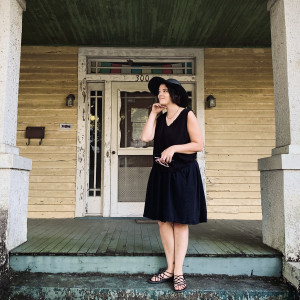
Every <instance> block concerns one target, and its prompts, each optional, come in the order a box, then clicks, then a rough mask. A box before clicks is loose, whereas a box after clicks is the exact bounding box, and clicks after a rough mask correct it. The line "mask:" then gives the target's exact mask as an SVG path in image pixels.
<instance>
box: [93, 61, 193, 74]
mask: <svg viewBox="0 0 300 300" xmlns="http://www.w3.org/2000/svg"><path fill="white" fill-rule="evenodd" d="M87 72H88V74H99V73H100V74H134V75H137V74H177V75H180V74H182V75H194V74H195V70H194V61H193V60H191V59H190V60H184V61H183V60H180V61H179V60H178V61H177V60H172V61H169V60H161V61H159V62H157V61H153V62H152V61H140V60H131V59H128V60H122V59H119V60H118V59H116V60H105V59H89V60H88V69H87Z"/></svg>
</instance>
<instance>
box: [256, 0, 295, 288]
mask: <svg viewBox="0 0 300 300" xmlns="http://www.w3.org/2000/svg"><path fill="white" fill-rule="evenodd" d="M268 10H269V11H270V16H271V36H272V60H273V77H274V97H275V123H276V148H274V149H273V150H272V156H271V157H268V158H263V159H259V161H258V168H259V170H260V171H261V199H262V211H263V241H264V243H265V244H267V245H269V246H271V247H273V248H276V249H278V250H279V251H281V252H282V253H283V254H284V258H285V263H284V266H283V267H284V276H285V277H286V278H287V279H288V280H289V281H291V282H292V283H293V284H294V285H295V286H297V287H298V285H299V279H298V281H297V280H296V277H297V276H298V275H297V276H296V275H295V276H294V277H293V278H291V277H289V275H288V274H287V273H286V272H287V269H291V268H290V267H291V266H292V265H293V266H297V264H300V18H299V16H300V1H299V0H269V2H268ZM288 262H294V263H293V264H292V265H291V264H288ZM287 266H289V267H288V268H287ZM294 271H295V272H294V274H296V273H297V271H296V269H294ZM298 274H299V273H298Z"/></svg>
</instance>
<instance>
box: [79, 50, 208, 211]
mask: <svg viewBox="0 0 300 300" xmlns="http://www.w3.org/2000/svg"><path fill="white" fill-rule="evenodd" d="M92 57H95V58H99V57H103V58H106V59H108V60H109V59H114V58H119V59H120V58H122V59H133V60H134V59H135V58H136V59H145V60H148V59H152V60H154V59H155V60H157V61H159V59H160V58H170V59H175V58H176V59H187V58H188V59H191V58H192V59H194V61H195V75H182V74H172V75H167V74H160V75H155V74H149V77H148V78H149V80H150V79H151V78H152V77H154V76H160V77H163V78H165V79H168V78H176V79H177V80H179V81H180V82H182V83H193V84H195V96H194V99H195V104H194V105H195V113H196V116H197V118H198V120H199V123H200V127H201V130H202V135H203V139H204V144H205V99H204V49H203V48H163V49H157V48H112V47H103V48H101V47H79V49H78V117H77V128H78V129H77V164H76V206H75V217H84V216H86V215H87V213H86V208H87V183H86V176H85V174H86V173H87V170H86V168H87V161H86V159H87V158H86V149H87V142H86V119H87V111H88V110H87V105H88V91H87V85H88V83H90V82H94V83H95V82H98V83H102V84H104V97H105V98H104V110H103V127H104V134H103V152H102V155H103V156H102V158H103V166H104V174H103V177H102V184H101V186H102V187H103V188H102V191H101V198H102V204H103V206H102V216H103V217H110V216H111V207H110V203H111V201H110V197H111V185H112V182H111V168H110V165H111V151H112V149H111V133H112V124H111V116H112V82H137V81H139V79H138V76H136V75H134V74H101V73H97V74H87V61H88V59H89V58H92ZM108 116H110V117H109V118H108ZM197 161H198V163H199V166H200V171H201V176H202V181H203V186H204V190H205V192H206V184H205V183H206V176H205V173H206V172H205V145H204V149H203V151H202V152H198V154H197ZM108 166H109V167H108ZM100 215H101V214H100V213H99V216H100Z"/></svg>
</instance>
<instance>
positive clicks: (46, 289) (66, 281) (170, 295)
mask: <svg viewBox="0 0 300 300" xmlns="http://www.w3.org/2000/svg"><path fill="white" fill-rule="evenodd" d="M148 277H149V276H142V275H139V276H137V275H135V276H130V275H126V276H108V275H105V276H101V275H99V274H89V275H80V274H77V275H74V274H64V275H63V276H61V274H58V275H53V274H28V273H21V274H16V276H15V278H14V281H13V283H12V286H11V291H12V293H11V297H12V298H11V299H21V298H22V299H25V298H26V299H28V298H30V299H41V297H42V298H43V299H73V300H77V299H78V300H79V299H95V300H100V299H101V300H102V299H106V300H113V299H128V300H129V299H137V300H138V299H140V300H144V299H158V300H168V299H170V300H171V299H189V300H203V299H206V300H224V299H231V300H271V299H272V300H298V299H299V298H298V296H297V293H296V291H295V289H293V288H291V287H290V286H288V285H287V284H284V283H283V282H281V281H280V280H278V279H266V278H257V279H256V278H253V277H252V278H243V277H237V278H235V277H234V278H228V277H223V276H215V277H203V276H187V277H186V280H187V290H186V291H184V292H183V293H179V294H175V293H174V291H173V285H172V283H163V284H159V285H150V284H148V283H147V281H146V280H147V279H148Z"/></svg>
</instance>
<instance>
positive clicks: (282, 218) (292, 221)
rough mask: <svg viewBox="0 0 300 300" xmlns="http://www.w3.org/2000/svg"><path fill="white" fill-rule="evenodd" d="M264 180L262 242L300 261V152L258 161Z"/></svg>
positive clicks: (262, 184)
mask: <svg viewBox="0 0 300 300" xmlns="http://www.w3.org/2000/svg"><path fill="white" fill-rule="evenodd" d="M258 169H259V170H260V171H261V172H260V180H261V201H262V214H263V226H262V232H263V242H264V243H265V244H267V245H268V246H270V247H272V248H275V249H277V250H279V251H280V252H282V253H283V254H284V256H285V259H286V260H287V261H295V262H299V261H300V222H299V216H300V184H299V182H300V155H295V154H280V155H274V156H272V157H267V158H262V159H259V160H258Z"/></svg>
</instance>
